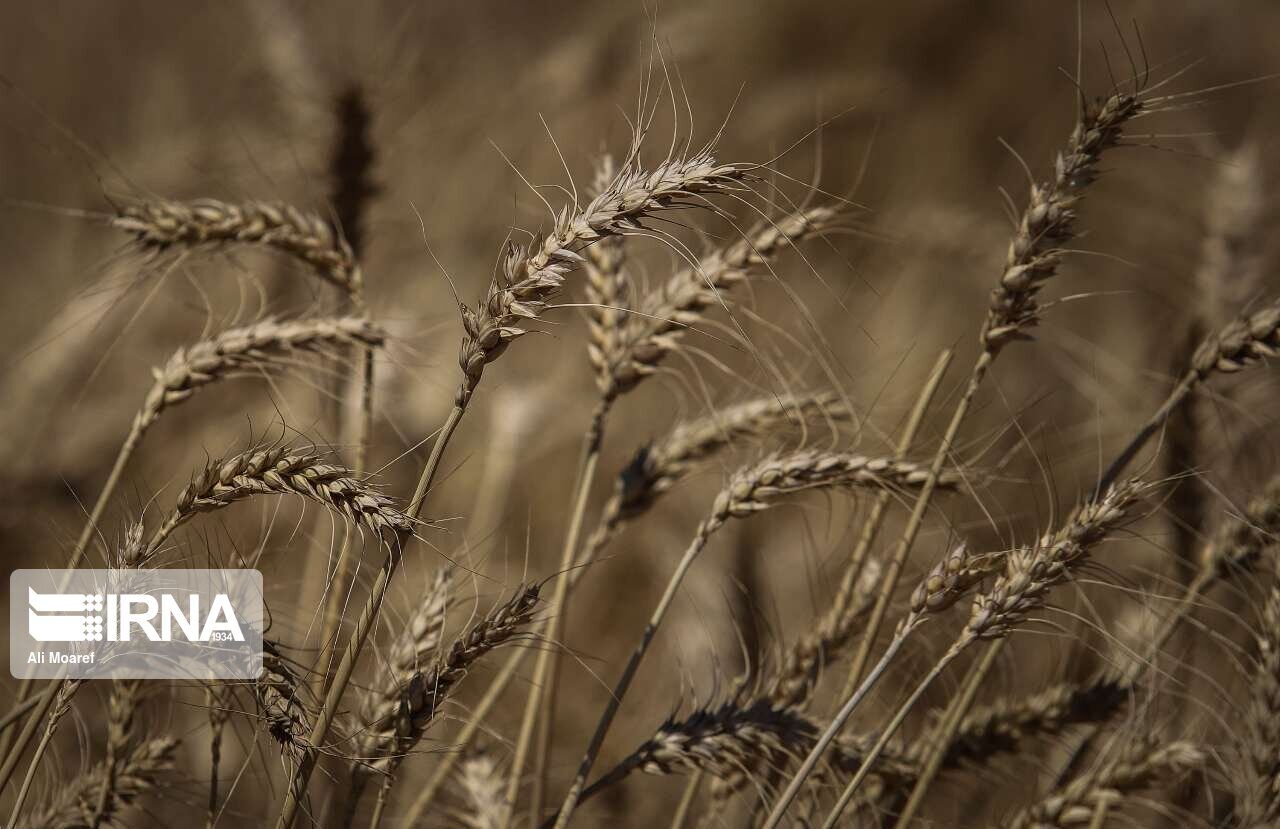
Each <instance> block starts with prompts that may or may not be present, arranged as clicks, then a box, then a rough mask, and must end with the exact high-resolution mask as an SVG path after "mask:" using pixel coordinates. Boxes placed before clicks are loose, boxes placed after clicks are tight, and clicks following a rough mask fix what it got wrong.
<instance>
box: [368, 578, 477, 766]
mask: <svg viewBox="0 0 1280 829" xmlns="http://www.w3.org/2000/svg"><path fill="white" fill-rule="evenodd" d="M452 588H453V575H452V571H451V570H448V569H441V570H439V571H437V573H436V576H435V580H434V581H433V583H432V584H431V586H430V587H429V588H427V591H426V594H425V596H424V598H423V600H422V601H421V602H419V603H418V606H417V607H416V608H414V611H413V613H412V614H410V616H409V618H408V619H407V620H406V622H405V625H404V627H403V629H402V630H401V631H400V634H399V635H398V636H397V637H396V639H395V642H394V643H393V644H392V646H391V651H390V652H389V653H388V654H387V669H386V673H385V676H383V677H382V678H381V679H380V680H379V681H378V682H377V683H375V684H374V685H373V687H371V688H369V689H367V690H366V692H365V694H364V700H363V705H362V709H361V718H362V719H363V721H364V723H365V730H364V731H363V732H362V734H361V736H360V739H359V741H358V742H357V746H358V748H357V751H358V753H359V755H360V757H361V759H366V760H368V759H376V758H377V757H378V756H379V752H381V751H385V750H386V748H387V747H389V746H394V745H395V738H396V733H395V725H396V715H397V712H399V710H400V704H401V700H402V699H404V695H405V693H406V691H407V689H408V688H409V686H410V685H411V684H412V683H413V682H414V677H415V676H418V675H420V674H422V673H423V672H425V671H427V670H428V669H429V667H430V665H431V663H432V660H433V658H434V657H435V655H436V651H438V650H439V648H440V642H441V637H442V636H443V635H444V626H445V620H446V618H447V614H448V610H449V605H450V602H451V600H452V598H453V596H452V593H451V590H452ZM364 768H365V767H364V766H362V765H357V766H356V769H357V770H358V771H359V770H363V769H364Z"/></svg>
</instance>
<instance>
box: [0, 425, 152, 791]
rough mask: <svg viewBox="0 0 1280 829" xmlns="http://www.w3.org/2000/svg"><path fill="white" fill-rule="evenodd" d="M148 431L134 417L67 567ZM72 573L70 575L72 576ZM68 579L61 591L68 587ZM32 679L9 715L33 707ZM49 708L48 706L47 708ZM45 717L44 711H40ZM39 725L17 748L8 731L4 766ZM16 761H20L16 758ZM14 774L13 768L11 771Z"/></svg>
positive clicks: (2, 745) (75, 562) (77, 560)
mask: <svg viewBox="0 0 1280 829" xmlns="http://www.w3.org/2000/svg"><path fill="white" fill-rule="evenodd" d="M146 431H147V427H146V426H144V425H142V424H141V423H140V422H139V421H137V420H135V421H134V422H133V425H132V426H130V427H129V434H128V435H126V436H125V439H124V443H122V444H120V451H118V452H117V453H116V460H115V463H114V464H113V465H112V467H111V473H110V474H109V475H107V482H106V483H105V484H103V486H102V491H101V492H99V493H98V500H97V501H95V502H94V505H93V509H92V510H91V511H90V512H89V520H88V521H86V522H85V525H84V527H83V528H82V529H81V530H80V537H79V538H77V539H76V546H75V547H74V548H73V549H72V551H71V557H70V558H69V559H67V564H66V569H68V570H74V569H75V568H76V567H79V566H80V565H81V563H82V562H83V561H84V556H85V553H86V551H87V550H88V549H89V542H90V541H91V540H92V539H93V533H94V531H95V530H96V529H97V528H98V522H99V521H101V520H102V515H103V513H105V512H106V511H107V504H109V503H110V502H111V496H112V495H113V494H115V490H116V487H117V486H119V485H120V479H121V478H123V477H124V470H125V467H127V466H128V465H129V459H130V458H132V457H133V453H134V451H135V450H136V449H137V448H138V444H139V443H141V442H142V436H143V434H145V433H146ZM69 578H70V576H69V575H68V576H67V579H69ZM66 583H67V582H66V579H64V580H63V585H62V587H61V588H59V589H60V590H65V589H66ZM32 683H33V680H31V679H30V678H25V679H23V680H22V682H20V683H19V684H18V691H17V694H16V695H15V697H14V708H13V710H11V711H10V712H9V716H15V715H16V716H18V717H21V716H22V714H21V713H20V709H21V710H30V708H22V706H23V705H24V704H25V703H26V702H27V700H28V697H30V696H31V688H32ZM47 710H48V708H47V707H46V708H45V711H47ZM41 716H43V712H42V713H41ZM38 727H39V723H38V722H37V723H36V724H35V726H33V727H32V728H31V730H30V733H28V732H27V731H26V730H24V731H23V732H22V735H24V736H25V740H24V741H23V742H22V746H21V748H14V747H13V745H12V744H11V742H10V741H11V740H12V739H13V734H12V733H9V732H6V733H5V735H4V737H3V738H0V754H3V755H4V756H5V758H6V763H5V765H6V766H8V757H9V753H10V752H12V751H16V752H18V753H19V754H21V753H22V751H23V749H25V748H26V747H27V743H29V742H30V741H31V736H32V735H33V734H34V733H35V729H36V728H38ZM14 762H15V763H16V762H17V760H16V758H15V760H14ZM10 773H12V770H10ZM0 778H2V779H0V788H3V786H4V784H5V783H6V782H7V781H8V777H7V776H6V775H3V774H0Z"/></svg>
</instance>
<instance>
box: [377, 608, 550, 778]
mask: <svg viewBox="0 0 1280 829" xmlns="http://www.w3.org/2000/svg"><path fill="white" fill-rule="evenodd" d="M539 589H540V588H539V587H538V586H537V585H530V586H528V587H523V588H519V589H517V590H516V592H515V594H514V595H513V596H512V597H511V598H510V599H508V600H507V601H505V602H503V603H501V604H499V605H497V606H495V607H494V608H493V609H492V610H490V611H489V612H488V613H487V614H485V616H484V618H482V619H481V620H480V621H478V622H476V624H475V625H473V626H472V627H471V629H470V630H468V631H467V632H466V633H464V634H463V635H462V637H461V638H459V639H457V640H455V641H454V643H453V644H452V645H451V646H450V647H449V650H448V651H447V652H446V653H445V654H444V656H443V657H441V659H440V661H439V663H437V664H435V665H433V666H430V667H428V668H427V669H426V670H421V671H419V672H417V673H415V674H414V675H413V678H412V679H411V680H410V682H409V683H408V684H407V685H406V686H405V688H404V689H403V690H402V692H401V695H400V701H399V705H398V707H397V710H396V712H395V714H394V716H393V718H392V721H391V722H390V723H386V724H383V723H378V724H375V726H374V728H376V729H378V731H379V733H385V734H387V735H388V736H389V739H386V740H384V741H382V742H381V743H380V745H379V747H378V753H377V756H379V757H380V758H381V759H380V760H379V761H378V762H376V763H374V764H373V765H374V766H376V767H377V768H379V769H383V770H386V771H389V772H390V771H394V770H395V768H396V767H397V766H398V765H399V764H400V762H401V761H402V760H403V759H404V757H405V755H406V754H407V752H409V751H410V750H411V749H412V748H413V746H415V745H416V744H417V743H418V741H419V740H421V739H422V736H423V734H425V733H426V731H427V728H428V727H429V726H430V725H431V723H432V722H433V721H434V720H435V717H436V715H437V714H438V713H439V711H440V708H441V706H442V705H443V704H444V702H445V701H446V700H447V699H448V698H449V697H450V696H451V695H452V693H453V690H454V688H455V687H457V685H458V683H459V682H461V681H462V679H463V678H464V677H465V676H466V675H467V672H468V671H469V670H470V668H471V667H472V666H473V665H474V664H475V663H476V662H477V661H479V660H480V659H481V658H483V657H484V656H485V654H487V653H489V652H490V651H492V650H493V649H495V648H497V647H500V646H502V645H505V644H507V643H509V642H512V641H515V640H516V639H517V638H518V637H519V636H520V634H521V633H522V632H523V631H524V630H525V629H526V628H527V627H528V626H529V623H530V622H531V621H533V617H534V612H535V611H536V610H537V607H538V593H539ZM385 725H390V726H391V728H390V729H387V728H386V727H385Z"/></svg>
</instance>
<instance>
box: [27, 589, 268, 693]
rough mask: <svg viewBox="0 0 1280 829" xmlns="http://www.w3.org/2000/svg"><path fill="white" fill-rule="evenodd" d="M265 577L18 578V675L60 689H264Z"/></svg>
mask: <svg viewBox="0 0 1280 829" xmlns="http://www.w3.org/2000/svg"><path fill="white" fill-rule="evenodd" d="M262 626H263V610H262V574H261V573H260V572H258V571H257V570H15V571H14V572H13V574H12V575H11V576H10V577H9V672H10V673H11V674H12V675H13V676H14V677H18V678H32V679H52V678H57V677H69V678H73V679H126V678H128V679H170V680H175V679H176V680H183V679H192V680H209V679H256V678H257V677H258V674H259V673H260V672H261V670H262Z"/></svg>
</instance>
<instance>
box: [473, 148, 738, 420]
mask: <svg viewBox="0 0 1280 829" xmlns="http://www.w3.org/2000/svg"><path fill="white" fill-rule="evenodd" d="M746 172H747V168H746V167H744V166H742V165H735V164H721V163H719V162H718V161H716V159H715V158H714V157H713V156H712V155H711V154H710V153H709V152H706V151H703V152H699V153H696V154H694V155H691V156H689V157H688V158H675V159H670V160H668V161H665V162H663V163H662V164H660V165H658V166H657V167H655V168H654V169H653V170H652V171H646V170H644V169H641V168H640V167H639V166H638V165H637V163H636V162H635V161H634V160H632V161H630V162H629V163H628V164H627V165H626V166H624V167H623V168H622V169H621V170H619V171H618V173H617V174H616V175H615V176H614V178H613V180H612V181H610V182H609V184H608V185H607V186H606V187H605V188H604V189H603V190H601V192H600V193H599V194H597V195H596V197H595V198H593V199H592V200H591V201H590V202H588V203H587V204H586V205H585V206H584V207H583V208H581V209H580V210H570V209H567V208H566V209H565V210H563V211H562V212H561V213H560V214H559V215H558V216H557V217H556V220H555V225H554V227H553V228H552V230H551V231H550V232H549V233H547V234H546V235H545V236H542V237H540V238H538V239H536V240H535V241H534V242H533V243H532V244H531V245H530V246H529V247H522V246H520V245H515V244H512V245H509V246H508V248H507V255H506V257H505V261H504V263H503V266H502V269H501V270H502V273H501V276H500V278H499V279H496V280H495V281H494V282H493V283H492V284H491V285H490V286H489V291H488V294H487V295H486V297H485V299H484V300H483V301H482V302H480V303H479V305H478V306H477V307H476V309H475V310H472V309H470V308H466V307H465V306H464V307H463V308H462V322H463V328H464V329H465V336H464V337H463V340H462V348H461V351H460V353H459V356H458V363H459V365H460V366H461V368H462V375H463V382H462V385H461V386H460V387H459V389H458V396H457V404H458V406H459V407H462V408H465V407H466V403H467V401H468V400H469V399H470V398H471V394H472V393H473V392H474V391H475V387H476V385H477V384H479V382H480V376H481V374H483V372H484V367H485V366H486V365H487V364H488V363H491V362H493V361H494V360H496V359H497V358H498V357H499V356H501V354H502V352H503V351H505V350H506V348H507V346H508V345H510V344H511V342H512V341H513V340H515V339H516V338H517V337H520V336H522V335H524V334H525V333H527V330H526V329H525V328H524V327H523V326H524V325H525V324H526V322H527V321H528V320H533V319H537V318H538V317H539V316H541V314H542V311H543V309H544V308H545V307H546V304H547V302H548V301H549V300H550V299H551V298H552V297H553V296H554V295H555V294H556V293H558V292H559V290H560V288H561V286H562V285H563V284H564V279H565V276H566V275H567V274H568V273H569V272H570V271H572V270H574V269H575V268H577V267H578V265H579V263H580V262H581V261H582V254H581V253H580V252H579V251H580V250H581V249H582V248H584V247H586V246H587V245H590V244H592V243H594V242H597V241H599V240H600V239H603V238H606V237H609V236H618V235H623V234H626V233H629V232H637V231H641V230H643V228H644V225H643V222H644V220H645V219H646V218H648V217H649V216H651V215H652V214H654V213H656V212H659V211H662V210H669V209H678V208H682V207H700V206H703V205H704V204H705V200H706V198H707V197H708V196H711V195H714V194H717V193H724V192H729V191H732V190H734V189H736V187H737V186H738V184H739V182H741V181H743V179H744V178H745V176H746Z"/></svg>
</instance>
